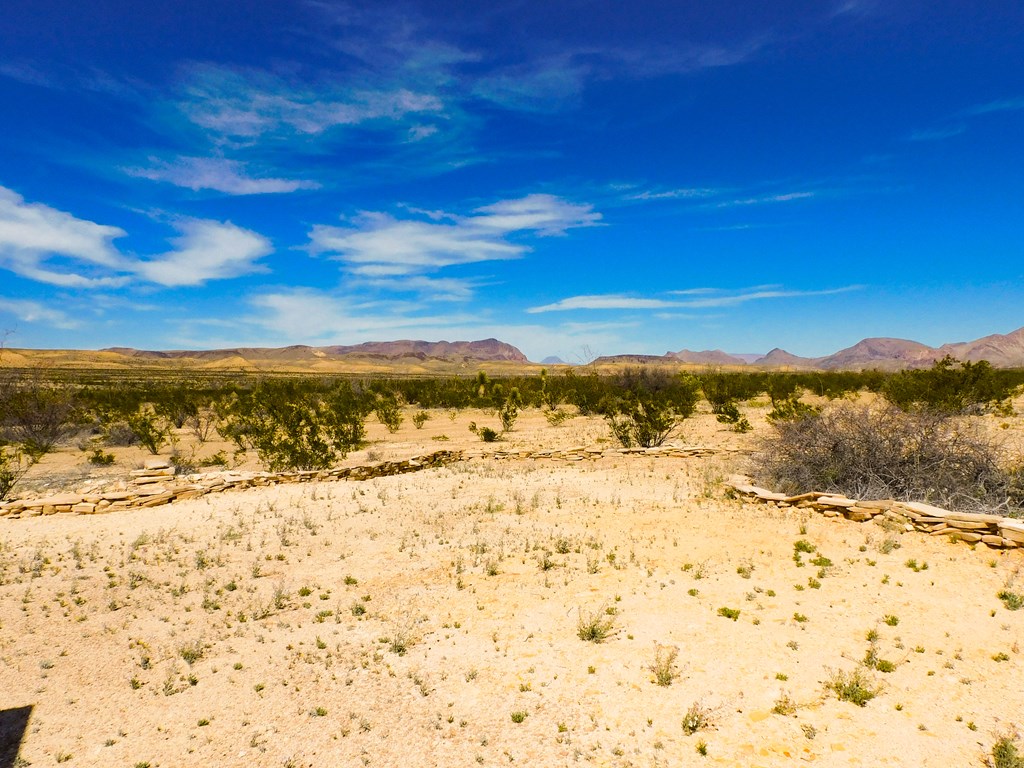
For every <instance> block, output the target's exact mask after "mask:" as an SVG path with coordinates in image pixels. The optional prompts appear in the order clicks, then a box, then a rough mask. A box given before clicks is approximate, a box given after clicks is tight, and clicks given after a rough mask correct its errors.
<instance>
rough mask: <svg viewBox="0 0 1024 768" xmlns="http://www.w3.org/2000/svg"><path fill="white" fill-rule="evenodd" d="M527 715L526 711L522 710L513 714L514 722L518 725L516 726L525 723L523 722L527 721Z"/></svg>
mask: <svg viewBox="0 0 1024 768" xmlns="http://www.w3.org/2000/svg"><path fill="white" fill-rule="evenodd" d="M527 714H528V713H527V712H526V711H525V710H522V709H517V710H515V711H514V712H513V713H512V722H513V723H516V724H519V723H521V722H523V720H525V719H526V716H527Z"/></svg>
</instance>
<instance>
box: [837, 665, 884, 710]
mask: <svg viewBox="0 0 1024 768" xmlns="http://www.w3.org/2000/svg"><path fill="white" fill-rule="evenodd" d="M825 687H826V688H828V689H829V690H830V691H832V692H833V693H835V694H836V696H837V697H838V699H839V700H840V701H848V702H850V703H851V704H856V705H857V706H858V707H863V706H866V705H867V703H868V702H869V701H871V700H872V699H873V698H875V696H877V695H878V687H877V686H875V684H874V682H873V681H872V680H871V679H870V678H869V677H868V676H867V675H866V674H865V673H864V672H863V671H861V670H859V669H855V670H853V671H852V672H849V673H847V672H835V673H833V675H832V676H831V677H830V678H829V679H828V681H827V682H826V684H825Z"/></svg>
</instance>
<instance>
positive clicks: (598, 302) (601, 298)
mask: <svg viewBox="0 0 1024 768" xmlns="http://www.w3.org/2000/svg"><path fill="white" fill-rule="evenodd" d="M862 287H863V286H859V285H847V286H843V287H841V288H826V289H822V290H813V291H796V290H790V291H787V290H781V289H772V290H751V291H743V292H740V293H726V292H724V291H722V292H721V295H717V296H716V295H707V294H709V293H712V292H718V291H717V290H716V289H708V288H697V289H692V288H691V289H687V290H681V291H668V292H667V293H668V295H671V296H693V295H697V296H699V298H688V299H655V298H638V297H630V296H624V295H622V294H595V295H589V296H570V297H569V298H565V299H561V300H559V301H556V302H553V303H551V304H544V305H541V306H538V307H530V308H529V309H527V310H526V311H527V312H528V313H530V314H539V313H543V312H568V311H572V310H611V309H619V310H644V309H659V310H660V309H711V308H721V307H735V306H738V305H740V304H746V303H747V302H751V301H762V300H765V299H795V298H808V297H812V296H832V295H835V294H839V293H847V292H849V291H855V290H859V289H860V288H862Z"/></svg>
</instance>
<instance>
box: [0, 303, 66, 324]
mask: <svg viewBox="0 0 1024 768" xmlns="http://www.w3.org/2000/svg"><path fill="white" fill-rule="evenodd" d="M0 312H7V313H9V314H12V315H14V316H15V317H16V318H18V319H19V320H21V321H22V322H25V323H42V324H43V325H49V326H52V327H54V328H60V329H61V330H71V329H72V328H77V327H78V325H79V324H78V322H77V321H75V320H73V319H71V318H70V317H68V316H67V315H66V314H65V313H64V312H61V311H60V310H59V309H54V308H53V307H50V306H47V305H46V304H40V303H39V302H37V301H27V300H24V299H5V298H3V297H2V296H0Z"/></svg>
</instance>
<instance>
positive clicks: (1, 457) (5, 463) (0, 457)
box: [0, 446, 33, 501]
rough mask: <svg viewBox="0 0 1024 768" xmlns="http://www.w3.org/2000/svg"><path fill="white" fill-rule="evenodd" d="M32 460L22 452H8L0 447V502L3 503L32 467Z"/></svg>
mask: <svg viewBox="0 0 1024 768" xmlns="http://www.w3.org/2000/svg"><path fill="white" fill-rule="evenodd" d="M32 463H33V462H32V459H31V457H30V456H28V455H26V454H25V453H24V452H23V451H21V450H18V449H14V450H13V451H9V450H7V449H5V448H4V447H3V446H0V501H4V500H5V499H6V498H7V496H8V495H9V494H10V493H11V491H13V490H14V488H15V486H16V485H17V484H18V482H19V481H20V480H21V478H22V477H24V476H25V473H26V472H28V470H29V467H31V466H32Z"/></svg>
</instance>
